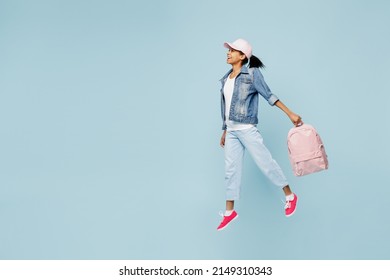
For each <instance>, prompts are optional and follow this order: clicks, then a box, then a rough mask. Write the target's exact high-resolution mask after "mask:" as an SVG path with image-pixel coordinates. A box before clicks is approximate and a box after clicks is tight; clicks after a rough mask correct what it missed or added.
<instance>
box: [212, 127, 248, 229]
mask: <svg viewBox="0 0 390 280" xmlns="http://www.w3.org/2000/svg"><path fill="white" fill-rule="evenodd" d="M224 150H225V185H226V211H225V213H224V214H221V215H222V216H223V219H222V221H221V223H220V224H219V226H218V227H217V230H223V229H224V228H226V227H227V226H228V225H229V224H230V222H231V221H233V220H234V219H236V218H237V217H238V215H237V212H236V211H234V201H235V200H237V199H239V198H240V189H241V173H242V162H243V157H244V146H243V145H242V144H241V142H240V140H239V139H238V138H237V136H236V134H235V131H230V132H229V131H228V132H227V133H226V138H225V148H224Z"/></svg>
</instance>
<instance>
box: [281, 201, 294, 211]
mask: <svg viewBox="0 0 390 280" xmlns="http://www.w3.org/2000/svg"><path fill="white" fill-rule="evenodd" d="M280 200H281V201H282V203H283V204H284V209H287V208H290V207H291V202H290V201H289V200H283V199H280Z"/></svg>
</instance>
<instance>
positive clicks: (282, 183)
mask: <svg viewBox="0 0 390 280" xmlns="http://www.w3.org/2000/svg"><path fill="white" fill-rule="evenodd" d="M239 138H240V140H241V142H242V144H243V145H244V147H245V148H246V149H247V150H248V151H249V153H250V154H251V156H252V158H253V160H254V161H255V163H256V164H257V166H258V167H259V168H260V170H261V171H262V172H263V173H264V175H265V176H266V177H267V178H268V179H269V180H270V181H271V182H272V183H273V184H274V185H276V186H278V187H280V188H281V189H283V191H284V193H285V194H286V195H289V194H291V189H290V187H289V186H288V182H287V179H286V176H284V173H283V171H282V169H281V168H280V166H279V164H278V163H277V162H276V161H275V160H274V159H273V158H272V155H271V153H270V151H269V150H268V149H267V147H266V146H265V145H264V143H263V137H262V136H261V134H260V132H259V131H258V130H257V128H256V127H253V128H250V129H246V130H243V131H242V133H241V134H240V135H239Z"/></svg>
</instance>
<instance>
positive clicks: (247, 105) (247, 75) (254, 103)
mask: <svg viewBox="0 0 390 280" xmlns="http://www.w3.org/2000/svg"><path fill="white" fill-rule="evenodd" d="M231 72H232V70H230V71H229V72H227V73H226V74H225V75H224V76H223V77H222V79H221V80H220V81H221V84H222V88H221V116H222V120H223V125H222V129H223V130H225V129H226V120H225V98H224V93H223V87H224V85H225V82H226V79H227V77H228V76H229V75H230V73H231ZM258 94H261V96H263V97H264V98H265V100H267V101H268V103H269V104H270V105H274V104H275V102H276V101H278V97H277V96H276V95H274V94H272V93H271V90H270V89H269V87H268V85H267V84H266V83H265V81H264V77H263V75H262V74H261V72H260V70H259V68H249V69H248V68H247V67H246V66H242V67H241V71H240V73H239V74H238V75H237V77H236V81H235V85H234V90H233V97H232V103H231V106H230V112H229V113H230V114H229V120H231V121H235V122H240V123H248V124H257V123H258V122H259V121H258V117H257V114H258V105H259V95H258Z"/></svg>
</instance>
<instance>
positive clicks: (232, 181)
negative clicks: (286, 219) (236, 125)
mask: <svg viewBox="0 0 390 280" xmlns="http://www.w3.org/2000/svg"><path fill="white" fill-rule="evenodd" d="M245 149H246V150H248V151H249V153H250V154H251V156H252V158H253V160H254V161H255V163H256V164H257V166H258V167H259V168H260V170H261V171H262V172H263V174H264V175H265V176H266V177H267V178H268V179H269V180H270V181H271V182H272V183H273V184H274V185H276V186H277V187H280V188H283V187H285V186H287V185H288V182H287V179H286V177H285V176H284V174H283V171H282V169H281V168H280V166H279V165H278V163H277V162H276V161H275V160H274V159H273V158H272V155H271V153H270V152H269V150H268V149H267V147H266V146H265V145H264V143H263V137H262V136H261V134H260V132H259V131H258V130H257V128H256V127H252V128H249V129H244V130H235V131H227V133H226V139H225V148H224V150H225V185H226V200H237V199H239V198H240V190H241V174H242V163H243V158H244V152H245Z"/></svg>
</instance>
